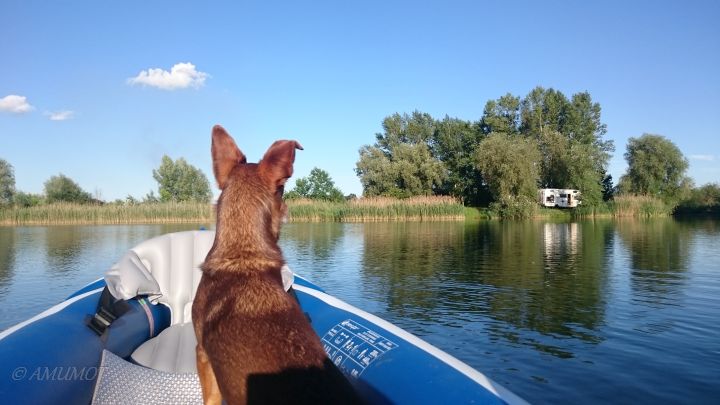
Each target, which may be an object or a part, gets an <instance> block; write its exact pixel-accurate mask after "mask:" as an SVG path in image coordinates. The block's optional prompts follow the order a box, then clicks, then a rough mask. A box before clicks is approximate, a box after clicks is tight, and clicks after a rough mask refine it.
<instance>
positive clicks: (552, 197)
mask: <svg viewBox="0 0 720 405" xmlns="http://www.w3.org/2000/svg"><path fill="white" fill-rule="evenodd" d="M538 202H539V203H540V205H544V206H546V207H562V208H574V207H577V206H578V204H582V201H581V200H580V191H578V190H572V189H568V188H541V189H540V190H538Z"/></svg>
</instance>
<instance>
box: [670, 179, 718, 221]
mask: <svg viewBox="0 0 720 405" xmlns="http://www.w3.org/2000/svg"><path fill="white" fill-rule="evenodd" d="M675 214H678V215H711V216H720V184H718V183H715V184H706V185H704V186H702V187H698V188H695V189H693V190H692V191H691V192H690V196H689V197H688V198H687V199H685V200H684V201H682V202H681V203H680V205H679V206H678V207H677V209H676V210H675Z"/></svg>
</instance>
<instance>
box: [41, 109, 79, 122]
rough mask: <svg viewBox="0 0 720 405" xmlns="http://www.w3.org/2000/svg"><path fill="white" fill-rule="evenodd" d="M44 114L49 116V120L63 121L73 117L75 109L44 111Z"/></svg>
mask: <svg viewBox="0 0 720 405" xmlns="http://www.w3.org/2000/svg"><path fill="white" fill-rule="evenodd" d="M45 115H47V116H48V118H50V121H65V120H69V119H71V118H73V117H75V111H69V110H66V111H56V112H52V111H48V112H46V113H45Z"/></svg>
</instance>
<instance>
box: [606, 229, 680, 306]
mask: <svg viewBox="0 0 720 405" xmlns="http://www.w3.org/2000/svg"><path fill="white" fill-rule="evenodd" d="M690 229H691V228H690V227H689V226H688V224H687V223H683V222H678V221H675V220H672V219H657V220H652V221H621V222H618V225H617V230H618V234H619V235H620V239H621V240H622V243H623V244H624V245H625V246H626V247H627V250H628V253H629V255H630V265H631V268H630V287H631V289H632V292H633V299H635V300H638V301H640V302H641V303H644V304H646V305H648V306H652V307H663V306H667V305H675V303H676V302H677V300H678V297H679V295H680V294H682V290H683V286H684V283H685V280H686V279H687V277H686V274H685V273H686V272H687V269H688V259H689V257H690V254H689V253H690V252H689V250H690V245H691V243H692V242H691V241H692V232H691V231H690Z"/></svg>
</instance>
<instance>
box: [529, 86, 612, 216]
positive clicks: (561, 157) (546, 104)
mask: <svg viewBox="0 0 720 405" xmlns="http://www.w3.org/2000/svg"><path fill="white" fill-rule="evenodd" d="M600 112H601V108H600V104H598V103H594V102H593V101H592V98H591V97H590V94H589V93H587V92H583V93H577V94H574V95H573V96H572V99H571V100H568V98H567V97H565V95H564V94H562V93H561V92H559V91H557V90H554V89H544V88H542V87H536V88H535V89H533V90H532V91H531V92H530V93H529V94H528V95H527V96H526V97H525V99H523V100H522V102H521V121H522V124H521V127H520V132H521V133H522V134H523V135H524V136H526V137H529V138H532V139H536V140H537V141H538V144H539V147H540V152H541V155H542V160H541V164H540V166H541V167H540V186H541V187H549V188H575V189H579V190H580V191H581V192H582V195H583V204H584V205H596V204H598V203H600V202H601V201H602V198H603V195H602V187H601V183H602V181H603V176H604V173H605V170H606V168H607V163H608V161H609V159H610V153H611V152H612V151H613V150H614V145H613V142H612V141H609V140H605V139H604V138H603V137H604V136H605V134H606V132H607V127H606V125H605V124H603V123H602V122H601V121H600Z"/></svg>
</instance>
